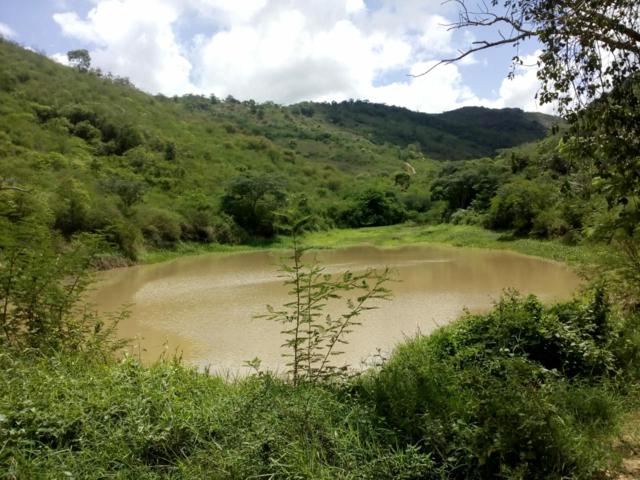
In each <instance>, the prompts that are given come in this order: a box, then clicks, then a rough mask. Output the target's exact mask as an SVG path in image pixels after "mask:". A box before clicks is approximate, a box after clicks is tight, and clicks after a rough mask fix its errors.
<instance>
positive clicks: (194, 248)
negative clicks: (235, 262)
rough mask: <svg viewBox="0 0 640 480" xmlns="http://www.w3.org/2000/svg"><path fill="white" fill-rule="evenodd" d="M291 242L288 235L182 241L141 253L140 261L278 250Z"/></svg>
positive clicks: (154, 261)
mask: <svg viewBox="0 0 640 480" xmlns="http://www.w3.org/2000/svg"><path fill="white" fill-rule="evenodd" d="M289 246H290V242H289V241H288V239H287V238H286V237H284V238H283V237H278V238H276V239H274V240H271V241H264V242H256V243H249V244H242V245H227V244H221V243H208V244H207V243H197V242H180V243H178V244H177V245H176V247H175V248H173V249H171V250H149V251H146V252H143V253H142V254H140V257H139V261H140V263H144V264H151V263H160V262H167V261H169V260H175V259H176V258H180V257H185V256H192V255H207V254H213V253H218V254H225V253H239V252H251V251H259V250H278V249H284V248H288V247H289Z"/></svg>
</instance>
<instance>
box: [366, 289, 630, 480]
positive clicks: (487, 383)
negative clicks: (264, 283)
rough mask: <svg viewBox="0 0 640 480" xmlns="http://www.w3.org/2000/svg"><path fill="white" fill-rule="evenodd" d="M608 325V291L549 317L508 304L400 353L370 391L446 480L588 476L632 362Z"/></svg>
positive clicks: (527, 303)
mask: <svg viewBox="0 0 640 480" xmlns="http://www.w3.org/2000/svg"><path fill="white" fill-rule="evenodd" d="M610 316H611V314H610V313H609V309H608V305H607V302H606V299H605V297H604V295H603V293H602V292H601V291H599V290H598V291H595V292H594V293H593V294H592V296H591V298H588V299H586V300H584V301H578V300H576V301H573V302H569V303H565V304H560V305H558V306H554V307H550V308H545V307H543V306H542V305H541V304H540V302H539V301H538V300H536V299H535V298H533V297H528V298H526V299H522V298H520V297H519V296H517V295H515V294H509V295H507V296H505V297H504V298H503V299H502V300H501V301H500V302H499V303H498V304H497V305H496V307H495V308H494V309H493V310H492V311H491V312H490V313H488V314H485V315H468V316H467V317H466V318H464V319H462V320H461V321H459V322H458V323H456V324H454V325H451V326H449V327H445V328H442V329H440V330H439V331H437V332H436V333H434V334H432V335H431V336H429V337H419V338H416V339H415V340H412V341H410V342H408V343H407V344H405V345H402V346H400V347H399V348H398V349H397V350H396V352H395V353H394V354H393V356H392V357H391V359H390V360H389V361H388V362H387V363H386V364H385V365H383V367H382V368H381V370H380V371H379V373H377V374H370V375H367V376H365V377H364V378H363V379H362V380H361V381H360V389H361V390H360V391H361V393H362V395H363V397H364V398H366V399H369V400H370V401H371V402H372V403H373V404H375V405H376V410H377V412H378V414H379V415H380V416H382V417H383V418H385V419H386V421H387V422H388V423H389V426H390V427H391V428H394V429H395V430H396V431H397V432H398V438H399V439H400V442H401V443H400V444H401V445H420V451H422V452H424V453H426V452H430V453H431V454H432V458H433V460H434V466H435V467H436V468H437V469H438V471H439V472H441V473H442V475H443V476H444V477H446V478H496V477H500V478H561V477H571V478H590V477H591V475H593V474H594V473H595V472H597V471H598V470H599V469H601V468H603V463H602V459H603V457H604V453H603V452H604V449H605V448H606V446H603V442H602V436H603V435H607V434H608V433H611V432H612V430H613V429H614V428H615V424H616V421H617V415H618V413H619V411H620V409H619V404H620V400H619V398H620V394H619V393H618V394H616V393H615V390H614V389H609V388H607V384H608V383H609V382H613V381H614V380H615V379H616V378H617V375H618V373H617V372H618V371H619V370H620V369H621V368H622V364H623V363H624V362H626V361H627V360H625V358H627V356H628V355H629V352H627V353H626V354H625V356H624V357H623V356H622V355H620V354H619V353H617V348H618V347H617V345H619V343H618V338H619V334H618V333H617V328H616V326H615V324H614V323H613V322H612V320H611V318H610ZM636 354H637V353H636Z"/></svg>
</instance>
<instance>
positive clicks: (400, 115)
mask: <svg viewBox="0 0 640 480" xmlns="http://www.w3.org/2000/svg"><path fill="white" fill-rule="evenodd" d="M291 108H292V109H293V110H294V111H295V110H296V109H297V110H299V111H300V112H302V113H303V114H306V115H308V116H312V115H314V114H317V115H319V116H320V117H321V118H323V119H324V120H326V121H328V122H331V123H333V124H335V125H337V126H339V127H341V128H344V129H346V130H348V131H351V132H354V133H357V134H359V135H362V136H364V137H365V138H369V139H371V140H372V141H373V142H375V143H381V144H382V143H385V142H386V143H390V144H393V145H400V146H407V145H410V144H416V145H418V146H419V148H420V149H421V151H422V152H423V153H424V154H425V155H427V156H429V157H430V158H435V159H438V160H464V159H471V158H478V157H484V156H493V155H496V154H497V153H498V150H500V149H503V148H509V147H514V146H516V145H520V144H523V143H528V142H532V141H535V140H540V139H541V138H543V137H544V136H545V135H546V134H547V132H548V131H549V128H550V127H551V126H552V125H553V124H554V123H557V122H559V121H560V120H559V119H557V118H556V117H553V116H550V115H544V114H539V113H528V112H523V111H522V110H520V109H517V108H504V109H500V110H496V109H490V108H484V107H464V108H459V109H457V110H453V111H450V112H445V113H441V114H428V113H421V112H413V111H411V110H407V109H406V108H401V107H393V106H386V105H381V104H376V103H369V102H363V101H349V102H342V103H331V104H328V103H320V104H318V103H304V104H299V105H296V106H293V107H291Z"/></svg>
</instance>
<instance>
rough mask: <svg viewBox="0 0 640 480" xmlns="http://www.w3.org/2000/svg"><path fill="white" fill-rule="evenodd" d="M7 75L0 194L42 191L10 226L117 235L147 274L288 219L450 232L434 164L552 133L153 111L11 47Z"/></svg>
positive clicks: (279, 113)
mask: <svg viewBox="0 0 640 480" xmlns="http://www.w3.org/2000/svg"><path fill="white" fill-rule="evenodd" d="M0 60H1V64H2V70H1V71H0V99H1V100H2V101H1V102H0V105H1V107H0V108H1V109H2V110H1V118H0V122H1V124H0V181H1V182H3V184H4V185H13V186H17V187H21V188H24V189H26V190H29V191H30V194H29V195H23V194H21V193H20V192H9V191H6V192H5V193H4V194H3V197H2V199H1V200H0V201H1V202H2V203H1V208H2V209H3V211H4V213H5V215H7V216H10V217H11V218H13V219H14V220H16V219H18V218H23V217H25V216H26V215H28V214H30V213H33V212H35V211H38V212H39V217H40V220H41V222H42V223H43V224H46V225H48V226H49V227H50V228H51V229H52V230H54V231H56V232H58V233H60V234H62V235H63V236H64V237H65V238H71V237H72V236H73V235H74V234H77V233H81V232H101V233H103V234H105V235H106V236H107V239H108V240H109V242H110V243H111V244H112V245H114V248H115V252H114V253H115V254H116V256H124V257H125V258H128V259H131V260H135V259H136V258H137V257H138V256H139V254H140V253H141V252H142V251H144V250H148V249H154V248H161V249H165V248H174V247H175V246H176V244H177V243H179V242H201V243H212V242H214V243H245V242H251V241H256V240H257V241H261V239H269V238H271V237H273V235H274V234H275V233H276V228H275V223H276V222H275V216H274V212H276V211H277V210H278V209H284V208H287V209H296V210H298V211H299V212H300V213H301V214H312V215H313V217H314V222H312V225H311V227H312V228H328V227H334V226H350V227H361V226H376V225H388V224H394V223H398V222H403V221H405V220H407V219H418V220H422V221H424V220H428V221H436V222H437V221H440V220H442V207H441V205H440V204H439V203H437V202H436V203H434V202H432V199H431V196H430V194H429V191H430V184H431V182H432V181H433V180H434V177H435V176H436V175H437V172H438V171H440V169H441V164H440V162H439V161H436V160H434V159H442V158H450V159H455V158H465V157H477V156H481V155H485V154H494V153H496V149H497V148H500V147H507V146H513V145H516V144H518V143H521V142H523V141H528V140H533V139H538V138H541V137H542V136H543V135H544V134H545V132H546V130H547V127H548V125H549V120H550V118H542V119H540V118H539V116H536V115H531V114H525V113H523V112H522V111H519V110H496V111H493V110H487V109H462V110H459V111H456V112H449V113H447V114H442V115H426V114H417V113H414V112H409V111H407V110H402V109H397V108H391V107H386V106H383V105H374V104H368V103H365V102H345V103H342V104H300V105H294V106H291V107H281V106H278V105H274V104H269V103H267V104H256V103H254V102H238V101H236V100H234V99H233V98H227V99H225V100H219V99H217V98H216V97H214V96H211V97H209V98H207V97H201V96H193V95H187V96H184V97H180V98H178V97H176V98H165V97H162V96H156V97H152V96H149V95H147V94H145V93H143V92H140V91H138V90H136V89H135V88H134V87H133V86H132V85H131V84H129V83H128V82H127V81H126V79H119V78H114V77H111V76H109V75H104V74H102V73H101V72H98V71H93V70H89V69H88V68H87V66H78V67H77V68H69V67H63V66H60V65H58V64H56V63H54V62H52V61H51V60H49V59H47V58H45V57H43V56H41V55H38V54H36V53H33V52H29V51H26V50H24V49H22V48H20V47H18V46H16V45H13V44H11V43H9V42H6V41H2V42H0ZM85 63H86V62H85ZM385 125H386V126H388V125H395V126H396V127H397V129H398V130H397V131H395V130H390V129H389V128H387V127H384V126H385ZM507 126H508V128H507ZM383 127H384V128H383ZM497 127H499V128H497ZM401 132H405V134H401ZM406 132H412V133H411V135H410V137H407V136H406ZM408 138H411V139H412V140H411V141H408ZM354 212H355V214H354Z"/></svg>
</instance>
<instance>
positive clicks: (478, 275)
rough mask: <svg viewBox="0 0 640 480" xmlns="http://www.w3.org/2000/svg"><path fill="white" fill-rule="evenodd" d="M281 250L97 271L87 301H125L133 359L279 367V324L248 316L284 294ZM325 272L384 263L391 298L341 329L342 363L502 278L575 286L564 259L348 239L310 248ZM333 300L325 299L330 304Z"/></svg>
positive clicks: (561, 293) (502, 282) (431, 323)
mask: <svg viewBox="0 0 640 480" xmlns="http://www.w3.org/2000/svg"><path fill="white" fill-rule="evenodd" d="M282 255H284V253H283V252H245V253H237V254H211V255H202V256H194V257H186V258H180V259H177V260H173V261H170V262H166V263H161V264H155V265H142V266H136V267H131V268H126V269H119V270H113V271H110V272H105V273H104V274H101V281H100V283H99V285H98V288H97V290H96V291H95V292H94V295H93V297H94V298H93V301H94V302H95V303H96V304H97V306H98V308H99V309H100V310H103V311H106V310H116V309H118V308H119V307H120V306H121V305H123V304H132V306H131V307H130V310H131V317H130V318H129V319H128V320H126V321H124V322H123V323H122V324H121V325H120V328H119V333H120V335H121V336H123V337H126V338H136V339H138V341H139V345H140V348H139V349H138V348H135V349H134V352H135V353H138V352H139V353H140V354H141V356H142V358H143V360H145V361H152V360H155V359H157V358H158V357H159V356H160V355H161V354H162V353H163V352H167V353H169V354H173V353H174V352H175V351H177V350H178V351H180V352H182V355H183V359H184V360H185V361H187V362H189V363H192V364H196V365H200V366H211V368H212V369H213V370H219V371H225V370H226V371H230V372H237V371H238V370H239V369H241V367H242V365H243V363H244V361H246V360H249V359H252V358H254V357H256V356H257V357H259V358H260V359H261V360H262V364H263V366H266V367H268V368H272V369H280V370H282V369H283V364H284V362H283V360H282V358H281V356H280V354H281V353H282V350H281V348H280V345H281V344H282V343H283V337H282V336H281V334H280V333H279V332H280V330H281V328H282V327H281V325H279V324H276V323H271V322H267V321H266V320H256V319H253V317H254V316H255V315H257V314H262V313H265V312H266V309H265V305H266V304H271V305H274V306H279V305H281V304H282V303H284V302H286V301H289V300H290V298H288V297H287V295H286V288H285V287H283V285H282V280H281V279H279V278H278V271H277V270H278V267H277V264H278V262H279V261H280V257H281V256H282ZM311 255H315V256H317V259H318V260H319V261H320V262H321V263H322V264H323V265H324V266H325V267H326V269H327V271H328V272H341V271H344V270H346V269H349V270H351V271H353V272H358V271H364V270H366V269H367V268H384V267H385V266H389V267H391V268H392V269H393V270H394V271H395V277H396V278H397V279H398V280H399V281H398V282H394V283H392V284H390V287H391V289H392V290H393V293H394V299H393V300H392V301H390V302H381V303H379V306H380V308H379V309H377V310H372V311H369V312H366V313H365V315H364V316H363V317H362V320H363V325H362V326H361V327H358V329H357V330H356V331H354V332H353V333H352V334H351V337H350V342H349V345H348V346H346V347H345V355H343V356H341V357H340V360H341V361H342V362H347V363H348V364H350V365H353V366H358V365H360V362H361V360H363V359H366V358H371V356H372V355H374V354H376V352H377V350H378V349H381V351H382V352H386V353H388V352H389V351H390V350H391V349H392V348H393V346H394V345H395V344H396V343H397V342H399V341H402V340H403V339H404V338H406V337H411V336H414V335H415V334H416V333H418V332H421V333H428V332H430V331H432V330H434V329H435V328H437V327H438V326H440V325H444V324H446V323H448V322H450V321H452V320H454V319H456V318H457V317H458V316H460V314H461V313H462V312H463V311H464V309H465V308H466V309H469V310H471V311H481V310H483V309H487V308H489V307H491V305H492V304H493V302H494V301H495V300H496V299H498V298H499V296H500V295H501V292H502V291H503V290H504V289H505V288H508V287H512V288H516V289H518V290H519V291H521V292H523V293H535V294H536V295H539V296H540V297H541V298H542V299H543V300H545V301H551V300H556V299H563V298H567V297H569V296H570V295H571V293H572V292H573V291H574V290H575V289H576V287H577V286H578V285H579V278H578V277H577V276H576V274H575V273H574V272H572V271H571V270H570V269H569V268H568V267H566V266H564V265H562V264H559V263H556V262H551V261H546V260H542V259H538V258H533V257H528V256H524V255H519V254H515V253H511V252H502V251H491V250H480V249H463V248H448V247H434V246H408V247H402V248H393V249H379V248H374V247H351V248H344V249H337V250H326V251H318V252H313V253H311ZM336 307H337V306H332V310H334V312H333V313H337V310H336Z"/></svg>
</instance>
